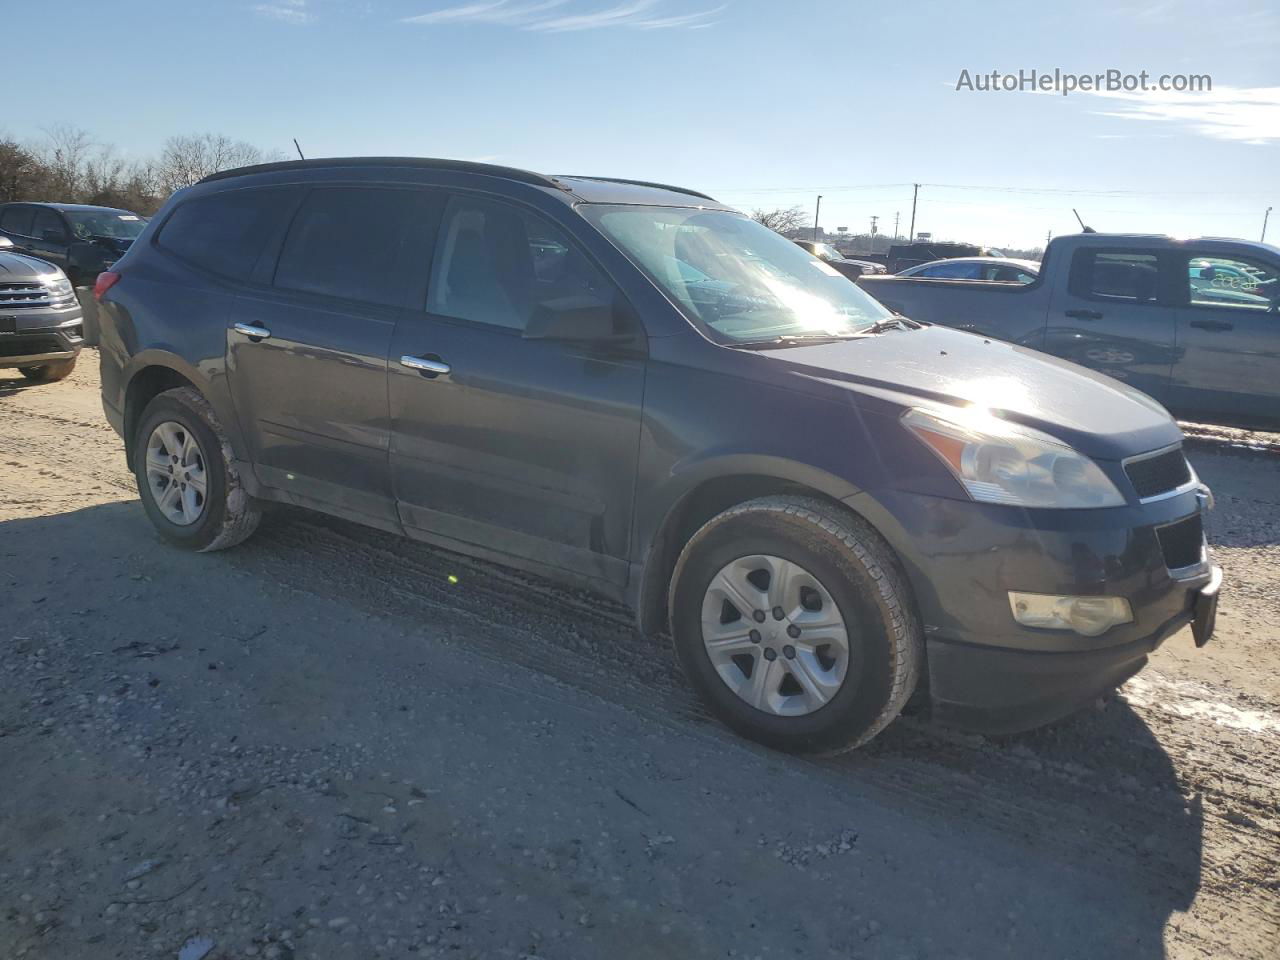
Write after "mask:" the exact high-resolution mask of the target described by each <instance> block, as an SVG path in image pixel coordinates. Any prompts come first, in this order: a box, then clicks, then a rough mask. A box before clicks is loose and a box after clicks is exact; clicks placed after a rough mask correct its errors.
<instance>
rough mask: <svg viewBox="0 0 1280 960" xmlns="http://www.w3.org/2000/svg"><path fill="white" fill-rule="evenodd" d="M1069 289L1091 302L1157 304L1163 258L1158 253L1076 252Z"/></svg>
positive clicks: (1072, 260)
mask: <svg viewBox="0 0 1280 960" xmlns="http://www.w3.org/2000/svg"><path fill="white" fill-rule="evenodd" d="M1070 288H1071V292H1072V293H1073V294H1075V295H1076V296H1080V297H1087V298H1089V299H1091V300H1110V301H1115V302H1119V303H1155V302H1156V301H1157V300H1158V299H1159V296H1160V259H1159V257H1158V256H1157V255H1156V253H1155V251H1152V252H1150V253H1146V252H1128V251H1125V252H1115V253H1111V252H1107V251H1101V250H1077V251H1076V252H1075V255H1074V256H1073V257H1072V259H1071V279H1070Z"/></svg>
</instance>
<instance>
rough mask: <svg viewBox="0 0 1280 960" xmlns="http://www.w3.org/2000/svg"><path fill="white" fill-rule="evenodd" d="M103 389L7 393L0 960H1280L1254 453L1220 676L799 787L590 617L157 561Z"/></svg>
mask: <svg viewBox="0 0 1280 960" xmlns="http://www.w3.org/2000/svg"><path fill="white" fill-rule="evenodd" d="M95 361H96V356H95V355H94V353H93V351H86V353H85V355H84V357H83V358H82V362H81V366H80V368H79V369H78V370H77V372H76V374H75V375H74V376H73V377H72V378H71V379H70V380H68V381H65V382H63V383H60V384H54V385H48V386H39V387H28V386H26V385H25V384H23V383H22V381H20V380H19V379H17V377H16V375H11V374H10V373H9V372H6V371H0V654H2V656H0V770H2V771H3V772H4V774H5V777H4V781H3V782H4V789H3V790H2V791H0V956H2V957H4V958H6V960H7V958H10V957H13V958H21V957H26V958H57V960H78V958H86V960H87V958H93V960H104V958H128V960H136V958H152V957H154V958H168V960H173V958H179V960H233V958H241V957H272V958H291V957H292V958H304V957H308V958H318V960H327V958H330V957H335V958H347V957H351V958H363V957H449V958H454V957H458V958H469V957H477V958H479V957H484V958H489V957H512V958H518V957H539V958H548V960H554V958H595V957H600V956H602V955H606V954H608V955H610V956H613V957H619V958H622V957H626V958H630V957H654V958H658V957H661V958H671V957H682V958H683V957H806V958H814V957H821V958H827V957H831V958H835V957H841V958H845V957H860V958H861V957H867V958H881V957H883V958H895V960H896V958H922V957H946V958H953V957H972V958H988V957H1010V958H1023V957H1044V958H1056V957H1080V958H1097V957H1123V958H1158V957H1176V958H1193V957H1194V958H1202V957H1215V958H1216V957H1274V956H1275V955H1276V945H1277V943H1280V867H1278V866H1277V863H1278V862H1280V800H1278V797H1280V790H1278V789H1277V788H1278V786H1280V749H1278V748H1280V654H1278V653H1277V649H1276V641H1277V640H1278V639H1280V609H1278V607H1280V605H1278V604H1277V600H1276V598H1277V595H1280V589H1278V588H1280V483H1278V482H1277V479H1278V478H1280V438H1277V437H1274V436H1273V437H1268V436H1266V435H1262V434H1251V435H1241V434H1239V433H1238V432H1235V433H1233V432H1230V431H1214V430H1202V429H1197V430H1195V431H1194V432H1193V434H1192V436H1193V438H1194V439H1193V442H1192V443H1191V445H1190V450H1191V455H1192V459H1193V462H1194V464H1195V466H1196V469H1197V470H1198V471H1199V472H1200V473H1201V475H1202V476H1203V477H1204V479H1206V480H1207V481H1208V482H1209V483H1210V484H1211V485H1212V486H1213V487H1214V490H1215V492H1216V494H1217V500H1218V507H1217V510H1216V512H1215V513H1214V515H1213V517H1212V521H1211V536H1212V540H1213V542H1214V545H1215V552H1216V555H1217V557H1218V559H1219V561H1220V562H1222V563H1223V565H1224V567H1225V569H1226V574H1227V581H1226V586H1225V587H1224V599H1223V606H1222V611H1221V616H1220V621H1219V633H1218V636H1217V638H1216V639H1215V641H1214V643H1213V644H1211V645H1210V646H1209V647H1207V648H1205V649H1204V650H1201V651H1197V650H1195V648H1194V647H1193V646H1192V643H1191V639H1190V636H1189V634H1188V633H1187V632H1184V633H1182V634H1179V635H1178V636H1177V637H1174V638H1173V639H1172V640H1171V641H1170V642H1169V643H1168V644H1167V645H1166V646H1165V647H1164V648H1162V649H1161V651H1159V652H1158V654H1157V655H1156V657H1155V658H1154V659H1153V663H1152V665H1151V667H1149V668H1148V669H1147V670H1146V671H1145V672H1144V673H1143V674H1141V675H1140V676H1139V677H1138V678H1136V679H1135V680H1133V681H1131V682H1130V683H1129V684H1127V685H1126V687H1125V688H1124V689H1123V691H1122V693H1121V695H1120V696H1119V697H1117V698H1116V699H1115V700H1113V701H1111V702H1110V703H1109V704H1108V705H1107V706H1106V707H1105V708H1103V709H1099V710H1097V711H1093V712H1090V713H1087V714H1084V715H1081V716H1078V717H1075V718H1072V719H1071V720H1069V721H1066V722H1063V723H1061V724H1058V725H1056V726H1054V727H1052V728H1049V729H1046V730H1042V731H1038V732H1036V733H1032V734H1028V735H1023V736H1018V737H1005V738H984V737H976V736H968V735H962V734H956V733H950V732H947V731H944V730H940V729H936V728H932V727H930V726H927V725H925V724H923V723H921V722H919V721H912V720H909V719H904V720H899V721H898V722H896V723H895V724H893V725H892V726H891V727H890V728H889V729H888V730H887V731H886V732H885V733H884V734H882V735H881V737H880V738H878V739H877V740H876V741H875V742H873V743H872V744H871V745H870V746H869V747H868V748H866V749H864V750H862V751H859V752H857V753H854V754H850V755H846V756H844V757H841V758H838V759H835V760H824V761H812V760H804V759H797V758H793V757H788V756H784V755H779V754H775V753H771V752H769V751H765V750H762V749H759V748H757V747H755V746H753V745H751V744H747V743H744V742H742V741H740V740H737V739H736V738H734V737H733V736H732V735H730V734H728V733H727V732H726V731H724V730H723V729H722V728H720V727H719V726H718V725H717V724H715V723H714V722H712V721H710V720H709V719H708V717H707V716H706V714H705V713H704V712H703V710H702V709H701V708H700V706H699V705H698V704H697V703H696V702H695V701H694V700H693V699H692V697H691V696H690V694H689V692H688V691H687V689H686V688H685V686H684V684H683V683H682V682H681V680H680V678H679V677H678V675H677V673H676V670H675V667H674V664H673V661H672V657H671V656H670V651H669V650H667V649H665V648H664V647H663V646H662V645H661V644H657V643H654V642H648V641H641V640H637V639H636V638H635V637H634V635H633V634H632V633H631V632H630V630H629V626H628V619H627V615H626V614H625V612H624V611H622V610H620V609H619V608H617V607H614V606H611V605H609V604H607V603H604V602H602V601H599V600H597V599H595V598H593V597H590V596H587V595H584V594H579V593H574V592H569V591H565V590H561V589H559V588H556V587H552V586H549V585H547V584H544V583H541V582H539V581H536V580H533V579H531V578H528V577H525V576H523V575H519V574H515V573H511V572H508V571H504V570H501V569H499V568H496V567H493V566H489V565H486V564H481V563H478V562H475V561H471V560H467V559H464V558H459V557H457V556H454V555H451V554H447V553H444V552H441V551H437V550H432V549H429V548H427V547H424V546H422V545H420V544H414V543H411V542H409V541H405V540H401V539H398V538H395V537H391V536H388V535H384V534H381V533H378V532H376V531H371V530H366V529H363V528H360V527H357V526H354V525H351V524H347V523H343V522H340V521H336V520H330V519H326V518H323V517H318V516H313V515H307V514H303V513H300V512H293V511H288V510H281V511H277V512H275V513H274V514H273V515H272V516H271V517H270V518H269V519H268V520H267V521H266V522H264V525H263V528H262V530H261V531H260V532H259V534H258V535H257V536H256V537H255V538H254V539H253V540H251V541H250V542H249V543H247V544H245V545H244V546H243V547H242V548H239V549H237V550H234V551H229V552H226V553H221V554H216V555H212V556H191V555H188V554H185V553H182V552H179V551H176V550H173V549H171V548H168V547H166V546H164V545H162V544H161V543H160V542H159V541H158V540H157V538H156V537H155V536H153V535H152V534H151V532H150V529H149V527H148V525H147V523H146V520H145V517H144V516H143V513H142V509H141V507H140V506H139V505H138V503H137V500H136V497H135V494H134V491H133V484H132V480H131V478H130V476H129V474H128V471H127V469H126V468H125V466H124V459H123V455H122V451H121V447H120V444H119V442H118V440H117V438H116V436H115V435H114V433H112V432H111V431H110V429H109V427H107V426H106V424H105V422H104V421H103V420H102V417H101V412H100V408H99V403H98V396H97V371H96V362H95ZM450 575H453V576H454V577H456V579H457V581H458V582H457V583H456V584H454V583H451V582H450V580H449V577H450Z"/></svg>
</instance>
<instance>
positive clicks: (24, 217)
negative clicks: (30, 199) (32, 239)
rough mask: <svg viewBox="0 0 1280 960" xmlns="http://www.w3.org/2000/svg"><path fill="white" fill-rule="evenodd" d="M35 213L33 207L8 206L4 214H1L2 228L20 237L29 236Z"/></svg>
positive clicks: (0, 222) (0, 224) (0, 225)
mask: <svg viewBox="0 0 1280 960" xmlns="http://www.w3.org/2000/svg"><path fill="white" fill-rule="evenodd" d="M34 213H35V211H34V210H33V209H32V208H31V207H8V208H7V209H6V210H5V211H4V215H3V216H0V230H3V231H4V232H5V233H14V234H17V235H18V236H20V237H29V236H31V222H32V217H33V215H34Z"/></svg>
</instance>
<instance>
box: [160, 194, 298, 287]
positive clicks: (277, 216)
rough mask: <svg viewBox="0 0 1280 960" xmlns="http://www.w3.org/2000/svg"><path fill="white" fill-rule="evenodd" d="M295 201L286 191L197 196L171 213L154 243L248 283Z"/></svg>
mask: <svg viewBox="0 0 1280 960" xmlns="http://www.w3.org/2000/svg"><path fill="white" fill-rule="evenodd" d="M295 198H296V192H295V191H294V190H293V189H291V188H287V187H278V188H268V189H258V190H229V191H227V192H225V193H215V194H212V195H210V196H205V197H197V198H195V199H194V200H188V201H187V202H186V203H184V204H182V206H180V207H178V209H177V210H175V211H174V212H173V214H172V215H171V216H170V217H169V218H168V219H167V220H166V221H165V223H164V226H163V227H161V229H160V236H159V238H158V239H157V240H156V243H157V245H158V246H160V247H161V248H163V249H165V250H168V251H170V252H171V253H174V254H176V255H177V256H179V257H181V258H182V259H183V260H186V261H187V262H188V263H191V264H193V265H194V266H197V267H199V268H201V269H202V270H207V271H209V272H210V273H214V274H217V275H218V276H220V277H227V278H229V279H232V280H248V279H249V277H250V275H251V274H252V273H253V267H254V264H256V263H257V262H258V256H259V255H260V254H261V253H262V249H263V246H264V245H265V244H266V242H267V239H268V237H269V236H270V235H271V233H272V231H273V230H274V229H275V228H276V227H278V226H279V224H280V222H281V220H283V219H284V217H285V216H286V215H287V214H288V211H289V209H290V208H291V206H292V203H293V202H294V199H295Z"/></svg>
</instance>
